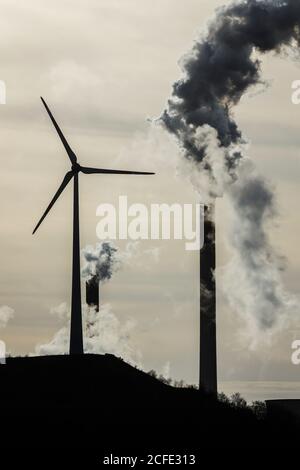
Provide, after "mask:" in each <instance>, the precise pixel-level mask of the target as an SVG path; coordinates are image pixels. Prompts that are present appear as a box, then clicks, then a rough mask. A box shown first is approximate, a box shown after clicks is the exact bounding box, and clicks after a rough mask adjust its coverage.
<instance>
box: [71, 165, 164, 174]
mask: <svg viewBox="0 0 300 470" xmlns="http://www.w3.org/2000/svg"><path fill="white" fill-rule="evenodd" d="M80 170H81V171H82V173H86V174H92V173H102V174H110V175H155V173H149V172H148V171H127V170H108V169H103V168H88V167H86V166H82V167H80Z"/></svg>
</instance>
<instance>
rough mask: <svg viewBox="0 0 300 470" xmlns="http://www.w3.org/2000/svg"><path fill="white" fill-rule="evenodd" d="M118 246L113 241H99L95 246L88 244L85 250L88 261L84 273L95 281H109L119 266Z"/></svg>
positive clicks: (84, 254) (84, 275)
mask: <svg viewBox="0 0 300 470" xmlns="http://www.w3.org/2000/svg"><path fill="white" fill-rule="evenodd" d="M117 251H118V250H117V248H116V247H115V246H114V245H113V244H112V243H111V242H102V243H97V244H96V246H95V247H93V246H87V247H86V248H84V250H83V257H84V259H85V261H86V264H85V266H84V267H83V270H82V275H83V277H84V278H86V279H87V280H90V279H92V278H93V280H94V281H95V282H100V281H102V282H103V281H108V280H109V279H110V278H111V276H112V274H113V273H114V271H115V270H117V269H118V267H119V260H118V258H117Z"/></svg>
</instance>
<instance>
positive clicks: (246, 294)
mask: <svg viewBox="0 0 300 470" xmlns="http://www.w3.org/2000/svg"><path fill="white" fill-rule="evenodd" d="M299 45H300V2H299V0H245V1H239V2H235V3H232V4H231V5H229V6H227V7H222V8H220V9H219V10H218V11H217V14H216V17H215V18H214V20H213V21H211V22H210V23H209V25H208V29H207V33H206V35H205V36H204V37H202V38H201V39H200V40H199V41H197V42H196V43H195V44H194V47H193V49H192V51H191V52H190V53H189V54H188V55H186V56H185V57H184V59H183V60H182V68H183V72H184V76H183V78H182V79H180V80H179V81H177V82H176V83H175V84H174V86H173V95H172V97H171V99H170V100H169V101H168V108H167V109H166V110H165V111H164V113H163V115H162V116H161V122H162V123H163V125H164V127H165V128H166V129H167V130H168V131H169V132H170V133H172V134H173V135H174V136H176V138H177V140H178V141H179V143H180V146H181V148H182V151H183V154H184V156H185V157H186V161H187V163H188V166H189V167H190V168H191V169H192V170H195V171H194V172H192V173H191V179H192V182H193V183H194V185H195V186H196V188H197V190H198V191H199V193H200V194H201V197H202V200H203V202H205V203H209V202H213V201H214V199H215V197H217V196H221V195H222V194H223V193H224V192H225V193H226V194H227V196H228V198H229V200H230V202H231V204H232V208H233V210H234V218H235V224H234V227H233V229H234V230H233V231H232V234H231V235H230V237H229V238H230V244H231V248H232V250H233V261H232V263H231V265H230V267H229V268H230V269H229V273H230V275H229V274H228V276H229V277H230V279H231V283H230V282H228V283H227V288H228V289H229V290H228V289H227V294H228V296H229V300H230V302H231V305H232V306H234V307H235V308H236V309H240V310H243V312H242V313H244V314H245V318H247V320H248V323H249V322H252V323H253V322H254V324H255V326H256V329H257V330H258V331H261V330H262V329H263V330H267V331H268V330H272V329H274V328H275V327H276V326H278V324H279V323H280V319H281V314H282V313H283V312H286V310H287V308H288V307H289V306H290V304H291V301H290V298H289V297H288V295H287V294H286V293H285V292H284V289H283V287H282V285H281V279H280V259H279V258H278V256H277V255H276V253H275V252H274V250H273V249H272V247H271V245H270V243H269V240H268V236H267V226H268V224H269V223H270V221H271V219H272V218H273V217H274V214H275V212H276V211H275V210H274V197H273V193H272V190H271V189H270V187H269V185H268V184H267V183H266V182H265V181H264V180H263V178H261V177H260V176H258V175H257V173H256V171H255V169H254V168H253V167H250V165H249V161H248V159H247V158H246V157H245V155H244V144H245V140H244V138H243V136H242V133H241V131H240V129H239V127H238V125H237V123H236V122H235V120H234V116H233V112H232V110H233V107H234V106H235V105H237V104H238V103H239V101H240V100H241V98H242V96H243V95H244V94H245V93H246V92H247V91H248V90H249V89H250V88H251V87H253V86H255V85H257V84H259V83H262V79H261V74H260V69H261V62H260V59H259V55H260V54H264V53H266V52H269V51H273V52H275V53H277V54H280V53H283V52H285V53H286V52H288V50H289V48H290V49H291V48H294V49H298V48H299ZM249 167H250V169H249ZM237 180H238V181H237ZM231 183H235V184H231ZM234 280H235V282H234ZM237 284H238V285H237Z"/></svg>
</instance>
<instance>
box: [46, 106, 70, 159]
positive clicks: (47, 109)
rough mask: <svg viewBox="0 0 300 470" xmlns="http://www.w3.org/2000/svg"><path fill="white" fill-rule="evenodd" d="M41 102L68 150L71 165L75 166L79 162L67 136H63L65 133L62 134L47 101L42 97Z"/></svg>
mask: <svg viewBox="0 0 300 470" xmlns="http://www.w3.org/2000/svg"><path fill="white" fill-rule="evenodd" d="M41 100H42V103H43V105H44V106H45V108H46V111H47V113H48V114H49V116H50V119H51V121H52V123H53V125H54V127H55V129H56V131H57V133H58V135H59V137H60V140H61V141H62V143H63V146H64V147H65V149H66V152H67V154H68V156H69V159H70V160H71V163H73V164H74V163H76V162H77V158H76V155H75V153H74V152H73V150H72V149H71V147H70V145H69V144H68V142H67V140H66V138H65V136H64V135H63V133H62V131H61V129H60V127H59V125H58V124H57V122H56V121H55V119H54V117H53V114H52V113H51V111H50V109H49V108H48V105H47V103H46V101H45V100H44V99H43V98H42V97H41Z"/></svg>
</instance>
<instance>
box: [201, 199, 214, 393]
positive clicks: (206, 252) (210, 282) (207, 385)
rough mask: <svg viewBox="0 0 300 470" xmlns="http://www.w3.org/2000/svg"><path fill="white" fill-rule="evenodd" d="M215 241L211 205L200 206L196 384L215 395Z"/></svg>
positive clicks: (212, 207)
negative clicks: (197, 381)
mask: <svg viewBox="0 0 300 470" xmlns="http://www.w3.org/2000/svg"><path fill="white" fill-rule="evenodd" d="M215 267H216V240H215V219H214V205H213V204H212V205H210V206H204V243H203V247H202V249H201V252H200V382H199V388H200V390H203V391H204V392H206V393H209V394H212V395H217V344H216V281H215Z"/></svg>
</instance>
